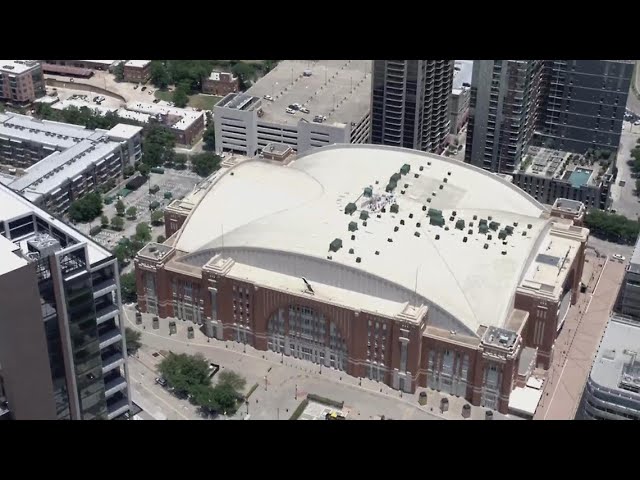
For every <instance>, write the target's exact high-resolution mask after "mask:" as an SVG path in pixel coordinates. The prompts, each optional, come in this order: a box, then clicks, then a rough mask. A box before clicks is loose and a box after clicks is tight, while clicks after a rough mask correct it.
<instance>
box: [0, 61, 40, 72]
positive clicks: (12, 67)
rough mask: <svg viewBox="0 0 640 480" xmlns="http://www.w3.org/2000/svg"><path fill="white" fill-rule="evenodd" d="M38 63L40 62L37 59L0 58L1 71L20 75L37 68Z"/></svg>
mask: <svg viewBox="0 0 640 480" xmlns="http://www.w3.org/2000/svg"><path fill="white" fill-rule="evenodd" d="M38 65H40V63H39V62H38V61H37V60H0V73H7V74H9V75H11V74H12V73H13V74H17V75H19V74H21V73H24V72H27V71H29V70H31V69H33V68H36V67H37V66H38Z"/></svg>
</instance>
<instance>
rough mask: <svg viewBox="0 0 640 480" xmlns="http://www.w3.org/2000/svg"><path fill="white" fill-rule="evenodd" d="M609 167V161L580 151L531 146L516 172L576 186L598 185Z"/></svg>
mask: <svg viewBox="0 0 640 480" xmlns="http://www.w3.org/2000/svg"><path fill="white" fill-rule="evenodd" d="M608 168H609V162H608V161H600V160H597V159H596V158H595V157H593V156H589V157H586V156H585V155H581V154H579V153H570V152H565V151H562V150H554V149H549V148H543V147H537V146H530V147H529V148H528V150H527V153H526V155H524V156H523V160H522V161H521V162H520V164H519V165H517V166H516V168H515V171H514V173H515V172H518V171H520V172H524V173H527V174H530V175H536V176H539V177H546V178H553V179H554V180H557V181H563V182H567V183H570V184H571V185H572V186H573V187H574V188H580V187H582V186H597V185H599V184H600V183H601V182H602V176H603V175H604V173H605V172H606V171H607V169H608Z"/></svg>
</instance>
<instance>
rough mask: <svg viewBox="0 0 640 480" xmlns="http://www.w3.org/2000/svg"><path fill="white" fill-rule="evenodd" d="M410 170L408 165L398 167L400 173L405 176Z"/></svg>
mask: <svg viewBox="0 0 640 480" xmlns="http://www.w3.org/2000/svg"><path fill="white" fill-rule="evenodd" d="M410 170H411V165H409V164H408V163H405V164H404V165H402V167H400V173H402V175H406V174H407V173H409V171H410Z"/></svg>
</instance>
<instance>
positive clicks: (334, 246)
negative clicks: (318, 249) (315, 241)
mask: <svg viewBox="0 0 640 480" xmlns="http://www.w3.org/2000/svg"><path fill="white" fill-rule="evenodd" d="M341 248H342V240H341V239H339V238H336V239H335V240H334V241H333V242H331V243H330V244H329V250H330V251H332V252H337V251H338V250H340V249H341Z"/></svg>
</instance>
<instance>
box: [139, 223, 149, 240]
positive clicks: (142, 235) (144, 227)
mask: <svg viewBox="0 0 640 480" xmlns="http://www.w3.org/2000/svg"><path fill="white" fill-rule="evenodd" d="M136 238H137V239H138V240H140V241H141V242H150V241H151V227H149V225H148V224H147V223H146V222H141V223H139V224H138V225H136Z"/></svg>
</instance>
